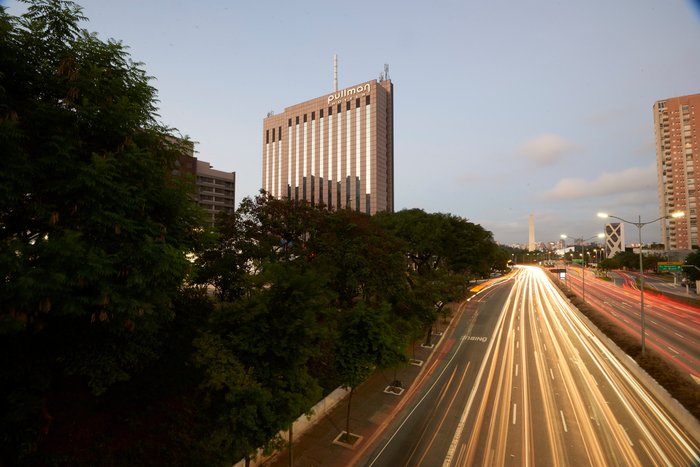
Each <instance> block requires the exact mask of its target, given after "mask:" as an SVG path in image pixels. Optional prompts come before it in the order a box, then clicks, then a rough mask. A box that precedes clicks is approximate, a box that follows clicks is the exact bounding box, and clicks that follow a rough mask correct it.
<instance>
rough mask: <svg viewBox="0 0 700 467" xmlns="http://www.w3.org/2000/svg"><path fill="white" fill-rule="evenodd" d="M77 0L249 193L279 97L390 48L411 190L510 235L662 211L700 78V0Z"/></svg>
mask: <svg viewBox="0 0 700 467" xmlns="http://www.w3.org/2000/svg"><path fill="white" fill-rule="evenodd" d="M0 3H3V2H2V1H1V0H0ZM77 3H78V4H80V5H82V6H83V9H84V10H83V12H84V14H85V15H86V16H87V17H88V18H89V20H90V21H89V22H88V23H87V24H85V27H86V28H87V29H89V30H91V31H95V32H97V33H98V35H99V36H100V37H101V38H102V39H107V38H114V39H116V40H119V41H122V42H123V43H124V44H125V45H127V46H129V48H130V53H131V56H132V58H133V59H134V60H135V61H139V62H143V64H144V65H143V66H144V68H145V69H146V71H147V72H148V74H149V75H151V76H153V77H154V81H153V85H154V86H155V87H156V88H157V89H158V97H159V100H160V115H161V120H162V122H163V123H165V124H167V125H169V126H172V127H175V128H177V129H179V130H180V132H181V133H182V134H183V135H188V136H190V137H191V138H192V139H193V140H194V141H197V142H198V144H197V146H196V149H197V151H198V154H197V156H198V157H199V158H200V159H201V160H205V161H208V162H210V163H211V164H212V165H213V166H214V168H216V169H219V170H226V171H235V172H236V173H237V186H236V198H237V201H238V202H240V200H241V199H242V197H244V196H252V195H255V194H256V193H257V192H258V190H259V188H260V185H261V170H262V168H261V165H262V163H261V158H262V155H261V154H262V144H261V141H262V121H263V118H264V117H265V115H266V113H267V112H268V111H271V110H272V111H275V112H281V111H282V110H284V108H285V107H287V106H290V105H293V104H296V103H299V102H302V101H305V100H308V99H312V98H315V97H318V96H321V95H323V94H325V93H327V92H329V91H331V90H332V86H333V67H332V63H333V54H334V53H337V54H338V60H339V87H340V88H344V87H349V86H351V85H353V84H356V83H360V82H363V81H366V80H368V79H373V78H376V77H377V76H379V73H380V72H381V71H382V70H383V67H384V64H385V63H388V64H389V74H390V77H391V79H392V81H393V83H394V91H395V97H394V114H395V123H394V132H395V137H394V139H395V154H394V156H395V177H396V178H395V197H396V208H397V209H402V208H413V207H418V208H422V209H424V210H426V211H428V212H445V213H452V214H454V215H458V216H462V217H464V218H466V219H468V220H470V221H472V222H475V223H478V224H481V225H482V226H484V227H485V228H486V229H488V230H490V231H492V232H493V233H494V237H495V239H496V240H497V241H499V242H502V243H513V242H521V243H526V242H527V234H528V229H527V225H528V216H529V214H534V216H535V225H536V237H537V240H538V241H553V240H557V239H558V238H559V235H560V234H561V233H567V234H569V235H571V236H576V237H583V236H585V237H591V236H593V235H595V234H596V233H597V232H600V231H601V230H602V224H603V222H602V221H601V219H599V218H597V217H596V213H597V212H598V211H601V210H606V211H608V212H610V213H612V214H615V215H617V216H620V217H623V218H627V219H630V220H633V219H636V218H637V216H638V215H641V216H642V220H652V219H655V218H657V217H658V215H659V214H658V195H657V189H656V186H657V182H656V169H655V149H654V130H653V116H652V105H653V104H654V102H655V101H656V100H659V99H664V98H667V97H673V96H679V95H686V94H695V93H700V6H698V4H699V3H700V2H699V1H689V0H684V1H681V0H617V1H614V2H611V1H603V0H590V1H587V2H570V1H554V0H528V1H521V2H513V1H511V2H506V1H503V0H496V1H488V2H486V1H483V2H475V1H445V0H433V1H431V2H425V1H421V2H417V1H391V0H387V1H382V2H370V1H365V0H356V1H353V2H342V3H341V2H331V1H321V0H319V1H303V0H300V1H296V2H288V1H265V0H261V1H245V2H243V1H224V0H218V1H217V0H200V1H196V2H193V1H188V2H186V1H179V0H168V1H166V0H149V1H141V0H139V1H136V0H122V1H119V2H112V1H104V0H82V1H78V2H77ZM4 4H5V5H6V6H8V7H9V12H10V13H12V14H17V13H18V12H19V11H20V9H21V8H23V7H22V5H18V4H17V2H16V1H14V0H5V1H4ZM629 232H630V233H631V230H630V231H629ZM628 236H629V235H628ZM659 237H660V235H659V229H658V228H657V226H649V227H647V228H645V229H644V241H646V242H650V241H657V240H658V239H659Z"/></svg>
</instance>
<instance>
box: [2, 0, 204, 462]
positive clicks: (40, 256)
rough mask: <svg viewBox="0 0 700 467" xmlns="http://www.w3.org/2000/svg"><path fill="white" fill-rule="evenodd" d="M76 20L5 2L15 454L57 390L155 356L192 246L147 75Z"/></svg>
mask: <svg viewBox="0 0 700 467" xmlns="http://www.w3.org/2000/svg"><path fill="white" fill-rule="evenodd" d="M83 19H84V17H83V16H82V14H81V9H80V8H79V7H78V6H76V5H75V4H74V3H72V2H69V1H61V0H36V1H33V2H31V3H30V4H29V8H28V11H27V13H26V14H24V15H23V16H21V17H11V16H9V15H7V14H6V12H5V10H4V8H3V7H0V154H2V155H3V164H1V165H0V274H1V275H2V282H1V283H0V303H2V308H0V337H1V339H0V341H1V343H0V354H1V355H2V357H0V358H1V359H2V361H1V362H0V363H1V364H2V365H3V373H2V377H0V387H1V388H2V389H0V396H1V397H2V400H3V401H4V404H6V405H7V404H9V406H11V407H12V409H13V413H12V414H10V415H8V416H6V417H3V418H2V422H1V423H2V430H3V433H5V434H8V433H9V435H8V436H3V441H2V443H3V451H4V452H3V453H4V454H6V453H8V452H9V451H8V449H9V450H11V451H12V452H11V455H12V456H15V455H17V456H22V455H26V454H27V453H29V452H31V451H32V450H34V449H35V447H36V444H37V439H38V436H37V433H38V432H40V431H43V432H45V433H46V432H50V431H51V425H52V420H53V415H52V414H51V410H50V407H51V397H52V391H53V390H54V389H55V388H56V385H58V384H65V383H66V382H67V381H71V383H70V384H71V385H77V386H80V385H83V384H87V385H88V386H89V388H90V389H91V390H92V392H93V393H94V394H102V393H105V391H107V390H108V388H110V387H111V386H112V385H114V384H115V383H117V382H121V381H126V380H128V379H129V378H131V376H132V375H133V374H134V373H135V372H137V371H139V369H142V368H143V367H144V365H146V364H148V363H149V362H150V361H152V360H153V359H154V358H156V357H157V355H158V347H159V330H160V329H161V328H162V327H163V326H164V324H166V323H167V322H169V321H170V320H171V319H172V317H173V312H172V308H171V303H172V301H173V299H174V298H175V297H176V296H177V294H178V293H179V289H180V287H181V285H182V283H183V280H184V279H185V277H186V275H187V273H188V270H189V262H188V261H187V260H186V258H185V253H186V252H188V251H190V250H191V249H192V248H193V246H194V245H195V243H196V241H197V238H196V234H195V231H196V230H195V229H194V227H196V226H197V225H199V217H198V212H197V210H196V209H195V207H194V205H193V203H191V201H190V199H189V198H188V195H189V192H190V186H189V185H188V184H187V182H186V180H184V179H178V178H174V177H172V176H171V172H172V169H173V167H174V163H175V161H176V159H177V158H178V156H179V155H180V153H181V148H180V147H179V145H178V143H177V140H175V139H173V138H171V134H172V130H170V129H168V128H165V127H164V126H162V125H160V124H159V123H157V121H156V113H155V112H156V92H155V90H154V89H153V88H152V87H151V86H150V85H149V78H148V76H147V75H146V74H145V72H144V71H143V70H142V69H141V68H140V67H139V65H138V64H135V63H133V62H132V61H131V60H130V58H129V56H128V54H127V53H126V52H125V49H124V47H123V46H122V45H121V44H120V43H117V42H113V41H108V42H102V41H100V40H99V39H98V38H97V37H96V36H95V35H93V34H90V33H88V32H87V31H85V30H83V29H81V28H80V26H79V22H80V21H82V20H83ZM69 377H72V378H69ZM42 414H43V415H42ZM34 420H41V422H40V423H38V424H37V423H35V422H34ZM20 438H21V439H20ZM17 446H23V447H22V449H20V450H19V451H17V449H16V448H17Z"/></svg>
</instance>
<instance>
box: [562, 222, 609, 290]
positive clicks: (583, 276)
mask: <svg viewBox="0 0 700 467" xmlns="http://www.w3.org/2000/svg"><path fill="white" fill-rule="evenodd" d="M603 237H605V234H604V233H599V234H597V235H593V236H592V237H590V238H580V240H581V298H582V299H583V301H584V303H585V302H586V247H585V246H584V242H587V241H588V240H593V239H594V238H603ZM561 238H564V239H566V238H571V237H569V236H568V235H566V234H561ZM573 240H574V241H575V240H576V239H573ZM574 251H576V248H574Z"/></svg>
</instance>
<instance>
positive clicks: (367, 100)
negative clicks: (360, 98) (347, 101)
mask: <svg viewBox="0 0 700 467" xmlns="http://www.w3.org/2000/svg"><path fill="white" fill-rule="evenodd" d="M365 105H369V96H365Z"/></svg>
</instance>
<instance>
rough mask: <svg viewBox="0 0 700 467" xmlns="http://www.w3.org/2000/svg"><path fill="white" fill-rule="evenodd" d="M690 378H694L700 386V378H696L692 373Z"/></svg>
mask: <svg viewBox="0 0 700 467" xmlns="http://www.w3.org/2000/svg"><path fill="white" fill-rule="evenodd" d="M690 376H692V378H693V379H694V380H695V382H696V383H698V384H700V378H698V377H697V376H695V375H694V374H692V373H690Z"/></svg>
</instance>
